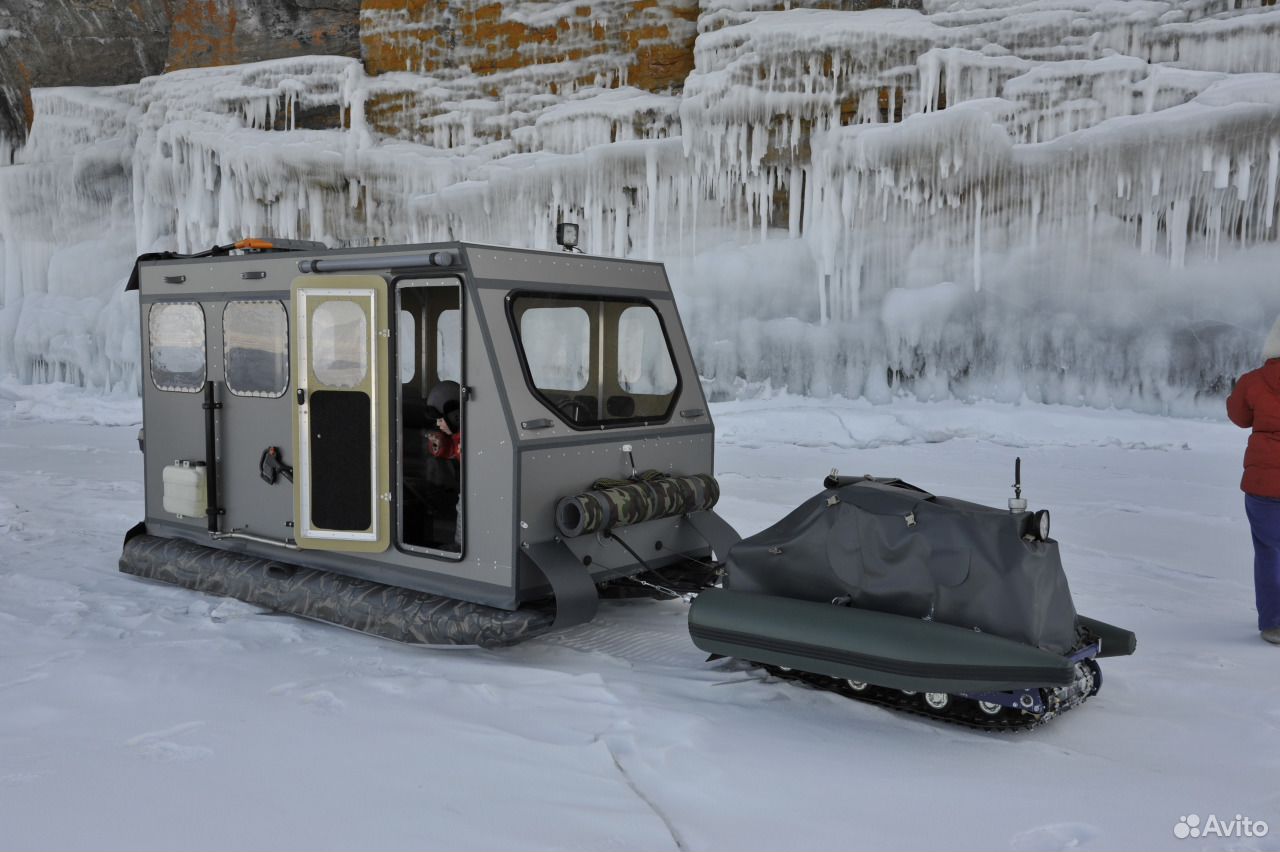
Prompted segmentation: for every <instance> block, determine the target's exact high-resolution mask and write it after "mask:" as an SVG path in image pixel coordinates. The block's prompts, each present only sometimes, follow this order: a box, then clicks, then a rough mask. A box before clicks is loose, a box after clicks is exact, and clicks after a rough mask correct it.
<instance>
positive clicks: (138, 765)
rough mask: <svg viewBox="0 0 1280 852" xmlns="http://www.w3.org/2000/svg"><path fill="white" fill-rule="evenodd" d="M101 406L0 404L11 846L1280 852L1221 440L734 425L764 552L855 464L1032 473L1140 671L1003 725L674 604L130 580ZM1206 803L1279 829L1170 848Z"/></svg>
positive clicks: (1132, 433) (1278, 796) (0, 714)
mask: <svg viewBox="0 0 1280 852" xmlns="http://www.w3.org/2000/svg"><path fill="white" fill-rule="evenodd" d="M80 394H81V392H79V391H73V390H71V389H68V388H66V387H65V386H52V387H50V386H44V387H21V386H15V385H11V384H5V385H3V386H0V847H2V848H4V849H27V848H58V849H81V848H103V849H105V848H113V849H114V848H137V849H161V848H173V847H183V848H193V849H197V848H198V849H205V848H225V849H263V848H289V849H294V848H297V849H304V848H305V849H384V848H385V849H399V848H419V849H500V848H501V849H507V848H510V849H535V848H537V849H542V848H555V849H615V848H617V849H646V850H648V849H666V848H677V847H678V848H682V849H853V848H892V849H924V848H929V849H936V848H946V849H993V848H995V849H999V848H1012V849H1066V848H1084V849H1111V848H1173V849H1197V848H1223V849H1226V848H1231V849H1260V850H1268V849H1269V850H1276V849H1280V784H1278V783H1277V780H1278V779H1280V746H1278V745H1277V743H1278V742H1280V679H1278V678H1277V677H1276V673H1277V671H1280V668H1278V667H1280V649H1276V648H1272V647H1269V646H1266V645H1264V644H1263V643H1262V642H1261V641H1259V639H1258V636H1257V633H1256V631H1255V630H1254V623H1255V621H1254V619H1255V616H1254V612H1253V604H1252V594H1253V592H1252V585H1251V570H1252V562H1251V559H1252V554H1251V550H1250V545H1249V536H1248V528H1247V525H1246V523H1245V521H1244V518H1243V505H1242V502H1243V501H1242V498H1241V495H1240V492H1239V491H1238V490H1237V480H1238V470H1239V457H1240V453H1241V451H1242V449H1243V444H1244V434H1243V433H1241V432H1239V431H1237V430H1235V429H1234V428H1233V427H1231V426H1229V425H1227V424H1225V423H1222V422H1207V421H1191V420H1174V419H1162V418H1155V417H1148V416H1144V415H1138V414H1131V413H1118V412H1103V411H1097V410H1085V409H1074V408H1063V407H1049V406H1039V405H1029V404H1028V405H1022V406H1011V405H998V404H994V403H986V404H977V405H964V404H960V403H931V404H926V403H914V402H911V403H907V402H898V403H894V404H892V405H886V406H872V405H870V404H867V403H854V402H839V401H831V400H827V401H821V402H816V401H808V400H802V399H796V398H789V397H780V398H774V399H770V400H757V401H752V402H737V403H729V404H724V405H719V406H716V407H715V410H714V413H715V416H716V417H717V423H718V426H719V429H720V431H721V442H720V450H719V453H718V462H717V467H718V473H719V476H720V479H721V482H722V485H723V490H724V498H723V500H722V501H721V504H720V505H721V509H722V510H723V513H724V514H725V515H726V516H727V517H728V519H729V520H730V521H731V522H733V523H734V524H736V525H737V526H738V527H739V529H740V530H742V531H743V532H746V533H750V532H754V531H756V530H758V529H760V528H762V527H763V526H765V525H767V524H769V523H771V522H772V521H774V520H776V519H777V518H779V517H780V516H781V515H782V514H783V513H784V512H785V511H787V510H788V509H790V508H791V507H793V506H794V505H795V504H796V503H797V502H799V501H800V500H802V499H803V498H805V497H808V496H810V495H811V494H813V493H814V492H816V491H817V490H818V489H819V482H820V480H821V478H822V476H823V475H824V474H825V473H826V472H827V471H828V470H830V469H831V468H832V467H839V468H840V469H841V470H842V471H844V472H846V473H863V472H874V473H878V474H894V475H899V476H902V477H904V478H906V479H908V480H910V481H913V482H916V483H918V484H920V485H923V486H926V487H929V488H932V489H934V490H937V491H939V492H941V493H949V494H954V495H957V496H963V497H967V498H971V499H975V500H979V501H982V502H989V503H993V504H1000V503H1002V502H1003V501H1004V499H1005V498H1006V497H1007V496H1008V484H1009V482H1010V481H1011V478H1010V477H1011V469H1012V464H1013V458H1014V456H1015V455H1021V456H1022V458H1023V464H1024V475H1025V482H1026V488H1027V495H1028V496H1029V497H1030V499H1031V502H1032V505H1033V506H1035V507H1041V506H1044V507H1049V508H1051V509H1052V511H1053V517H1054V530H1055V537H1057V538H1059V539H1060V540H1061V542H1062V548H1063V556H1064V562H1065V563H1066V566H1067V572H1068V575H1069V577H1070V579H1071V582H1072V587H1073V591H1074V594H1075V598H1076V602H1077V605H1078V606H1079V608H1080V609H1081V610H1082V611H1084V612H1086V613H1088V614H1091V615H1094V616H1096V617H1098V618H1102V619H1104V620H1107V621H1112V622H1114V623H1117V624H1121V625H1124V626H1126V627H1129V628H1132V629H1134V630H1135V631H1137V633H1138V636H1139V650H1138V654H1137V656H1135V657H1132V658H1128V659H1119V660H1112V661H1107V664H1105V665H1104V668H1105V674H1106V678H1107V680H1106V685H1105V686H1104V688H1103V691H1102V693H1101V694H1100V695H1099V696H1098V697H1097V698H1096V699H1095V700H1094V701H1093V702H1091V703H1090V704H1089V705H1087V706H1086V707H1084V708H1082V709H1081V710H1079V711H1076V712H1072V713H1069V714H1067V715H1066V716H1064V717H1062V718H1061V719H1058V720H1056V721H1055V722H1053V723H1052V724H1050V725H1048V726H1046V727H1045V728H1044V729H1041V730H1037V731H1034V732H1031V733H1029V734H1023V735H984V734H978V733H971V732H968V731H964V730H959V729H953V728H950V727H945V726H942V725H940V724H937V723H932V722H928V721H923V720H920V719H916V718H905V717H902V716H898V715H894V714H892V713H889V712H887V711H884V710H880V709H877V708H874V707H870V706H865V705H859V704H857V703H854V702H852V701H849V700H847V699H844V698H840V697H837V696H834V695H829V694H824V693H820V692H815V691H812V690H807V689H803V688H799V687H796V686H793V685H787V684H783V683H778V682H773V681H766V680H761V679H759V678H756V677H753V674H752V673H751V672H748V671H744V670H743V669H741V668H736V667H733V666H726V664H725V663H723V662H721V663H707V662H704V655H703V654H702V653H700V652H699V651H698V650H697V649H695V648H694V647H693V645H692V644H691V643H690V641H689V639H688V635H687V632H686V629H685V607H684V605H683V604H681V603H679V602H671V603H656V602H631V603H621V604H608V605H605V606H604V607H603V608H602V612H601V615H600V618H599V619H598V621H597V622H595V623H593V624H591V625H588V626H584V627H580V628H577V629H575V630H573V631H571V632H568V633H564V634H562V635H555V636H551V637H548V638H544V639H541V640H536V641H533V642H530V643H528V644H526V645H523V646H519V647H516V648H513V649H508V650H502V651H475V650H457V651H426V650H415V649H412V648H408V647H401V646H398V645H395V644H390V643H387V642H382V641H378V640H375V639H371V638H368V637H364V636H361V635H358V634H354V633H350V632H346V631H343V630H339V629H336V628H332V627H328V626H326V625H322V624H317V623H311V622H307V621H303V620H299V619H295V618H292V617H287V616H277V615H271V614H268V613H264V612H261V611H259V610H257V609H255V608H253V607H250V606H247V605H244V604H241V603H238V602H235V601H229V600H222V599H218V598H211V597H207V596H204V595H200V594H196V593H193V592H188V591H185V590H181V589H176V588H170V587H166V586H162V585H156V584H149V583H144V582H141V581H138V580H136V579H132V578H130V577H127V576H124V575H121V574H119V573H117V572H116V570H115V561H116V557H117V554H118V551H119V546H120V542H121V536H122V534H123V532H124V531H125V530H126V529H127V528H128V527H129V526H131V525H132V524H133V523H134V522H135V521H136V520H138V519H139V518H140V517H141V514H142V485H141V456H140V454H139V453H138V452H137V447H136V445H135V443H134V434H135V431H136V427H135V426H133V425H126V424H130V421H133V420H136V417H137V408H136V403H135V402H133V401H132V400H130V399H128V398H101V397H86V396H81V395H80ZM756 674H758V673H756ZM1192 813H1195V814H1197V815H1199V816H1200V817H1201V818H1202V819H1206V818H1207V816H1208V815H1209V814H1211V813H1212V814H1215V815H1216V816H1217V817H1219V818H1220V819H1224V818H1225V819H1227V820H1230V819H1233V818H1234V817H1235V816H1236V815H1237V814H1240V815H1243V816H1246V817H1250V818H1252V819H1263V820H1267V821H1268V822H1270V823H1271V824H1272V825H1274V826H1275V829H1274V830H1273V831H1272V832H1271V834H1270V835H1269V836H1267V837H1265V838H1261V839H1257V838H1255V839H1239V838H1232V839H1223V840H1219V839H1213V838H1210V839H1205V838H1203V837H1201V838H1199V839H1187V840H1178V839H1175V837H1174V834H1173V828H1174V826H1175V824H1177V822H1178V820H1179V818H1180V817H1182V816H1185V815H1189V814H1192Z"/></svg>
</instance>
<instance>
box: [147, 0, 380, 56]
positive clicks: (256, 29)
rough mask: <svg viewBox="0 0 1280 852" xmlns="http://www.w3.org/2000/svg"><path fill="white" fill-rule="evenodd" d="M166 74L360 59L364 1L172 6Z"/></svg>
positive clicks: (202, 0)
mask: <svg viewBox="0 0 1280 852" xmlns="http://www.w3.org/2000/svg"><path fill="white" fill-rule="evenodd" d="M168 5H169V13H170V31H169V50H168V53H167V57H166V60H165V70H166V71H174V70H177V69H180V68H200V67H205V66H209V65H234V64H237V63H242V62H256V61H258V60H261V59H280V58H283V57H286V56H305V55H320V56H358V55H359V51H360V32H359V14H360V0H169V2H168Z"/></svg>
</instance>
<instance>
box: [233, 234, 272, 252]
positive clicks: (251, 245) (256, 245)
mask: <svg viewBox="0 0 1280 852" xmlns="http://www.w3.org/2000/svg"><path fill="white" fill-rule="evenodd" d="M236 248H238V249H263V250H265V249H273V248H275V245H273V244H272V243H271V242H270V241H269V240H264V239H260V238H259V237H246V238H244V239H243V240H237V241H236Z"/></svg>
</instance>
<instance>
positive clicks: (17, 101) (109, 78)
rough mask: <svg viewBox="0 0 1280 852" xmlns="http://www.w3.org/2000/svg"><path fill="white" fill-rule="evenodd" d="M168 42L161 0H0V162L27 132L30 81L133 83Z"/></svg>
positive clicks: (160, 63) (158, 66)
mask: <svg viewBox="0 0 1280 852" xmlns="http://www.w3.org/2000/svg"><path fill="white" fill-rule="evenodd" d="M168 45H169V19H168V10H167V8H166V3H165V0H134V2H130V3H118V2H115V0H44V1H43V2H40V3H33V2H30V0H0V162H8V156H7V155H8V151H7V150H6V149H7V146H6V143H5V141H4V140H5V139H6V138H7V139H8V140H9V142H8V145H14V144H16V143H18V142H21V141H22V140H23V139H25V138H26V133H27V128H28V127H30V125H31V119H32V104H31V89H32V88H33V87H36V86H112V85H117V84H120V83H134V82H137V81H138V80H139V79H141V78H142V77H144V76H146V75H148V74H158V73H159V72H160V71H161V70H162V69H163V68H164V59H165V52H166V50H167V49H168Z"/></svg>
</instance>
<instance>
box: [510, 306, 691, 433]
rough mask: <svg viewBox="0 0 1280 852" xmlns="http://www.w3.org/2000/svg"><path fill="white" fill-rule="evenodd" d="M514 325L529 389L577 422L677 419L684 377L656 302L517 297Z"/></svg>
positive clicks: (584, 425)
mask: <svg viewBox="0 0 1280 852" xmlns="http://www.w3.org/2000/svg"><path fill="white" fill-rule="evenodd" d="M511 324H512V328H513V330H514V331H515V335H516V343H517V344H518V345H519V349H520V359H521V362H522V366H523V367H524V373H525V378H526V380H527V381H528V383H529V387H530V389H531V390H532V391H533V392H534V394H535V395H536V396H537V397H538V399H540V400H541V401H542V403H543V404H544V405H546V406H547V407H548V408H550V409H551V410H552V411H554V412H555V413H556V415H557V416H558V417H559V418H560V419H561V420H563V421H564V422H565V423H567V424H569V425H570V426H573V427H575V428H579V429H582V428H599V427H604V426H622V425H628V424H632V425H634V424H637V423H648V422H658V421H665V420H666V419H667V418H668V417H670V415H671V408H672V406H673V405H674V404H675V399H676V394H677V392H678V391H679V388H680V376H679V373H678V372H677V371H676V367H675V361H674V359H673V358H672V356H671V344H670V341H669V340H668V338H667V333H666V329H665V328H664V327H663V325H662V318H661V317H660V316H659V315H658V312H657V311H656V310H654V308H653V305H651V304H650V303H648V302H646V301H643V300H640V299H620V298H602V297H579V296H558V295H550V294H533V293H526V294H519V295H517V296H515V297H514V298H513V299H512V300H511Z"/></svg>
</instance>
